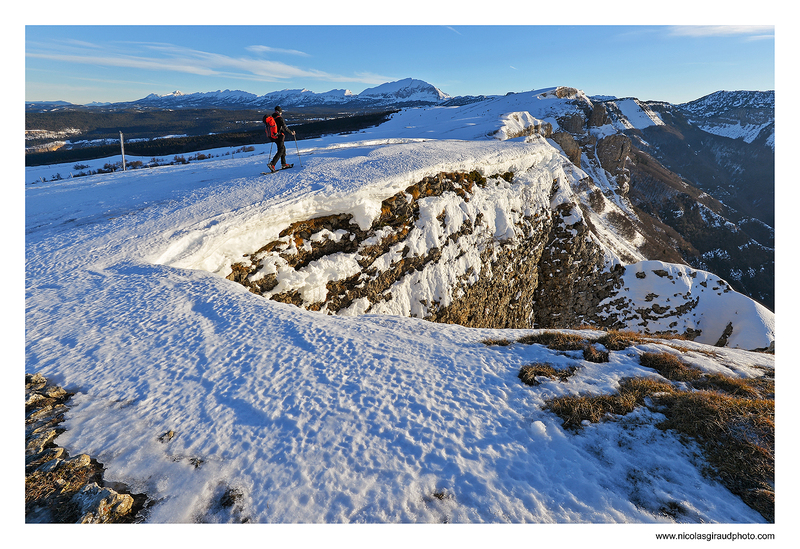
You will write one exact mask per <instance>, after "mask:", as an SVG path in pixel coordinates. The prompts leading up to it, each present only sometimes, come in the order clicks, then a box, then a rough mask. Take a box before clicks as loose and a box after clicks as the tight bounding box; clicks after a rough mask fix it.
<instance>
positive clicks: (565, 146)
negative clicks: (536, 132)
mask: <svg viewBox="0 0 800 549" xmlns="http://www.w3.org/2000/svg"><path fill="white" fill-rule="evenodd" d="M551 137H552V138H553V141H555V142H556V143H558V146H559V147H561V150H562V151H564V154H565V155H567V158H569V161H570V162H572V163H573V164H575V165H576V166H578V167H580V166H581V147H580V146H579V145H578V142H577V141H575V138H574V137H572V134H570V133H568V132H555V133H553V135H552V136H551Z"/></svg>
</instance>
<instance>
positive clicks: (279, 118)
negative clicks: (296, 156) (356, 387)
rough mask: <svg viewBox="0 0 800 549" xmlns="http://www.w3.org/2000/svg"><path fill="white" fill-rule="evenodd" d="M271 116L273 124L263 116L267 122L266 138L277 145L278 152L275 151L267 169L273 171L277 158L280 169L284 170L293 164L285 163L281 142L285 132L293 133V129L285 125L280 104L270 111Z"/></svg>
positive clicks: (284, 150) (283, 146) (284, 147)
mask: <svg viewBox="0 0 800 549" xmlns="http://www.w3.org/2000/svg"><path fill="white" fill-rule="evenodd" d="M271 118H272V120H274V125H273V124H270V123H269V122H270V120H269V119H270V117H267V116H265V117H264V122H265V123H266V124H267V138H268V139H269V140H270V141H272V142H274V143H276V144H277V145H278V152H277V153H275V156H274V157H273V158H272V162H270V163H269V170H270V171H271V172H274V171H275V164H277V163H278V159H280V161H281V169H284V170H285V169H286V168H291V167H292V166H293V164H287V163H286V145H284V144H283V142H284V140H285V138H286V135H285V134H286V133H287V132H288V133H291V134H292V135H294V131H292V130H290V129H289V128H288V127H287V126H286V122H285V121H284V120H283V109H282V108H281V107H280V105H278V106H276V107H275V112H273V113H272V117H271Z"/></svg>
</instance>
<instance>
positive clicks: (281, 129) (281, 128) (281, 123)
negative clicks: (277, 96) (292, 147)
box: [272, 111, 289, 138]
mask: <svg viewBox="0 0 800 549" xmlns="http://www.w3.org/2000/svg"><path fill="white" fill-rule="evenodd" d="M272 118H274V119H275V124H277V125H278V138H280V136H281V134H286V133H289V127H288V126H287V125H286V121H285V120H284V119H283V116H281V113H279V112H278V111H275V112H274V113H272Z"/></svg>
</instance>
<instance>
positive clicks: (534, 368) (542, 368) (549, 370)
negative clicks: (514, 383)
mask: <svg viewBox="0 0 800 549" xmlns="http://www.w3.org/2000/svg"><path fill="white" fill-rule="evenodd" d="M575 370H576V368H575V367H570V368H566V369H564V370H556V369H555V368H553V367H552V366H550V365H549V364H542V363H538V362H537V363H535V364H528V365H527V366H523V367H522V369H520V371H519V374H517V377H519V378H520V379H521V380H522V382H523V383H524V384H526V385H530V386H532V387H533V386H536V385H539V382H538V381H537V380H536V378H537V377H548V378H550V379H558V380H560V381H562V382H564V381H567V379H569V378H570V376H572V375H573V374H574V373H575Z"/></svg>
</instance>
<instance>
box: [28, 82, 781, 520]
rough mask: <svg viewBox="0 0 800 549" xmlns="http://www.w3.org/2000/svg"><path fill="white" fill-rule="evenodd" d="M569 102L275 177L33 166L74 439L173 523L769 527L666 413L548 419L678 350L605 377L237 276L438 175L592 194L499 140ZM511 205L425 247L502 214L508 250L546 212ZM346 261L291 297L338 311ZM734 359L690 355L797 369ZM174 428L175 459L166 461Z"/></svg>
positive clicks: (306, 145)
mask: <svg viewBox="0 0 800 549" xmlns="http://www.w3.org/2000/svg"><path fill="white" fill-rule="evenodd" d="M559 104H561V105H562V108H574V107H572V106H567V107H563V105H564V103H563V102H561V103H559V102H558V101H557V100H556V99H555V97H554V96H552V95H547V94H546V93H541V92H531V93H530V94H515V95H513V96H508V97H506V98H499V99H494V100H490V101H488V102H487V103H486V104H485V105H482V104H475V105H469V106H465V107H462V108H457V109H445V108H431V109H409V110H406V111H403V112H402V113H398V114H397V115H395V116H394V117H393V119H392V120H390V121H389V122H387V123H386V124H384V125H383V126H381V127H379V128H373V129H370V130H366V131H364V132H360V133H358V134H353V135H349V136H338V137H328V138H324V139H318V140H309V141H303V142H301V144H300V147H299V152H300V159H299V160H300V161H301V162H302V165H301V164H300V162H298V163H296V164H295V167H296V168H297V169H293V170H288V171H286V172H279V173H278V174H276V175H269V176H260V175H259V173H260V172H261V171H263V166H264V164H265V163H266V162H267V154H266V152H267V150H268V148H267V147H266V146H257V147H256V148H255V151H254V152H253V153H251V154H249V155H245V154H239V155H235V156H234V157H230V156H227V157H219V158H214V159H212V160H206V161H200V162H192V163H189V164H185V165H175V166H161V167H155V168H150V169H139V170H129V171H127V172H116V173H112V174H102V175H95V176H86V177H80V178H75V179H64V180H60V181H53V182H42V183H35V184H31V182H33V181H38V180H39V178H40V177H44V178H46V177H49V176H51V175H52V174H53V173H56V172H61V173H67V172H68V171H69V166H68V165H66V166H47V167H42V168H28V169H26V174H25V180H26V202H25V212H26V213H25V233H26V239H25V250H26V288H25V290H26V293H25V300H26V303H25V306H26V316H25V328H26V334H25V338H26V343H25V353H26V361H25V369H26V372H31V373H32V372H41V373H42V374H43V375H44V376H45V377H47V378H49V379H51V380H52V381H53V382H55V383H58V384H61V385H62V386H64V387H65V388H67V389H68V390H70V391H75V392H76V396H75V397H74V403H75V405H74V407H73V408H72V409H71V410H70V412H69V414H68V415H67V417H66V422H65V424H64V427H66V429H67V430H66V432H64V433H63V434H62V435H60V437H59V439H58V443H59V444H60V445H62V446H64V447H65V448H66V449H67V450H68V451H69V452H70V454H72V455H76V454H78V453H89V454H91V455H92V456H93V457H96V458H97V459H98V460H99V461H101V462H102V463H103V464H104V466H105V467H106V473H105V477H106V479H107V480H111V481H117V482H124V483H126V484H128V485H129V486H131V488H132V489H133V490H134V491H144V492H146V493H147V494H148V495H149V496H150V497H152V498H154V499H155V500H157V503H156V504H155V505H154V506H153V507H152V508H151V510H150V512H149V515H148V519H147V520H148V522H152V523H187V522H194V521H198V520H202V521H210V522H215V521H220V522H226V521H232V522H236V521H239V520H241V519H242V518H249V519H250V520H251V521H253V522H258V523H354V522H356V523H359V522H363V523H376V522H377V523H386V522H388V523H438V522H452V523H464V522H469V523H495V524H504V523H522V522H533V523H655V524H661V525H665V524H669V523H672V519H671V518H670V517H667V516H665V515H664V514H663V513H661V512H659V507H660V506H662V505H665V504H667V503H669V502H670V501H677V502H680V504H681V506H682V507H684V508H685V509H687V514H686V515H685V516H683V517H681V519H680V520H683V521H686V522H693V523H699V522H703V523H747V524H752V523H761V522H763V519H762V517H761V516H760V515H759V514H758V513H756V512H755V511H753V510H752V509H750V508H749V507H747V506H746V505H745V504H744V503H743V502H742V501H741V500H740V499H739V498H737V497H734V496H732V495H731V493H730V492H728V491H727V490H726V489H725V488H723V487H722V486H721V485H720V484H718V483H716V482H714V481H713V480H710V479H708V478H706V477H704V476H702V475H701V473H700V470H701V469H702V467H703V460H702V458H701V457H700V455H699V451H698V450H697V448H695V447H693V446H692V445H691V444H683V443H681V442H680V441H679V439H678V438H677V437H676V436H674V435H673V434H671V433H665V432H662V431H659V430H658V429H656V428H655V427H654V426H653V424H654V422H655V421H656V420H657V419H658V415H657V414H655V413H653V412H648V411H644V410H640V411H638V412H636V413H634V414H631V415H629V416H627V417H625V418H617V419H616V420H614V421H608V422H605V423H602V424H598V425H590V426H587V427H586V428H585V429H584V431H583V432H582V433H581V434H577V435H576V434H573V433H570V432H567V431H565V430H564V429H563V428H562V427H561V421H560V420H559V419H558V418H557V417H556V416H554V415H553V414H551V413H549V412H545V411H543V410H542V407H543V405H544V401H545V399H547V398H551V397H554V396H559V395H565V394H581V393H591V394H600V393H608V392H612V391H614V390H615V389H616V388H617V387H618V383H619V381H620V380H621V379H622V378H624V377H629V376H632V375H651V376H654V375H657V374H656V373H655V372H654V371H652V370H648V369H647V368H644V367H642V366H640V365H639V363H638V359H637V357H638V355H639V354H640V353H642V352H646V351H652V350H653V349H661V350H667V349H670V347H668V346H667V345H666V344H657V343H648V344H645V345H641V346H637V347H632V348H629V349H627V350H625V351H619V352H612V360H611V362H610V363H607V364H592V363H588V362H585V361H583V360H582V359H581V357H580V356H578V355H576V354H575V353H559V352H555V351H551V350H548V349H546V348H544V347H541V346H539V345H522V344H514V345H511V346H508V347H496V346H487V345H484V344H483V343H482V341H483V340H484V339H486V338H498V337H507V338H512V339H513V338H516V337H519V336H521V335H524V334H526V333H530V330H510V331H502V330H490V329H469V328H464V327H461V326H456V325H437V324H433V323H429V322H425V321H423V320H420V319H417V318H409V317H405V316H401V315H404V314H408V310H406V309H405V308H404V307H410V305H409V304H410V303H411V300H410V299H409V300H408V302H407V303H406V305H402V304H401V305H398V307H399V308H392V307H388V306H387V309H386V311H384V312H385V313H386V314H368V315H362V314H359V313H360V312H362V311H363V310H364V303H359V302H356V303H354V305H353V307H352V308H351V310H350V311H349V313H350V315H349V316H348V315H340V316H329V315H324V314H320V313H313V312H309V311H305V310H303V309H300V308H297V307H294V306H291V305H286V304H282V303H277V302H274V301H271V300H268V299H264V298H262V297H259V296H256V295H254V294H251V293H249V292H247V291H246V290H245V289H244V288H243V287H242V286H240V285H238V284H236V283H234V282H231V281H228V280H226V279H225V278H224V276H225V275H226V274H227V273H228V272H229V269H230V265H231V264H232V263H233V262H235V261H239V260H241V258H242V256H243V254H245V253H252V252H253V251H254V250H255V249H257V248H258V247H259V246H261V245H263V244H264V243H265V242H267V241H269V240H270V239H273V238H276V237H277V235H278V232H279V231H280V230H281V229H283V228H285V227H286V226H287V225H288V224H289V223H291V222H293V221H297V220H301V219H307V218H309V217H314V216H318V215H325V214H328V213H343V212H345V213H352V214H353V215H354V216H355V218H356V220H357V222H358V223H359V225H361V226H362V227H366V226H368V224H369V223H370V222H371V220H372V219H373V218H374V217H375V216H376V215H377V214H378V213H379V208H380V202H381V200H383V199H384V198H386V197H388V196H391V195H393V194H394V193H396V192H398V191H400V190H402V189H404V188H405V187H406V186H408V185H409V184H411V183H414V182H416V181H418V180H419V179H421V178H422V177H423V176H426V175H432V174H436V173H438V172H440V171H457V170H458V171H460V170H467V171H469V170H472V169H478V170H480V171H482V172H483V173H484V174H491V173H497V172H503V171H505V170H514V171H515V173H516V172H519V173H520V174H522V175H521V176H520V182H519V183H517V182H516V179H515V185H517V187H516V191H520V192H521V191H525V192H534V191H533V189H536V188H537V187H538V186H541V185H544V183H545V182H547V181H552V178H553V177H560V178H562V179H563V178H569V177H573V175H570V174H568V173H566V172H564V171H563V168H562V167H561V165H562V164H563V161H564V159H563V157H561V156H560V153H559V151H558V149H557V148H555V147H553V146H552V145H551V144H550V143H549V142H548V141H547V140H544V139H540V138H534V139H527V140H523V139H519V140H510V141H509V140H506V141H501V140H498V139H493V138H488V137H487V136H488V135H491V134H493V132H495V131H496V130H498V129H500V128H501V127H503V124H504V122H503V120H504V119H503V115H504V114H508V113H512V112H527V113H529V115H530V116H531V119H534V118H535V119H536V120H548V118H550V119H552V120H553V121H554V120H555V119H554V116H555V114H556V111H557V109H558V105H559ZM525 106H527V108H521V107H525ZM410 126H415V128H413V129H412V128H410ZM433 138H435V139H433ZM113 160H114V159H103V160H102V161H99V162H101V163H102V164H104V163H106V162H109V161H113ZM128 160H135V158H130V157H128ZM576 172H577V175H576V176H575V177H579V176H580V175H581V174H582V172H580V170H576ZM511 190H512V189H511V186H509V189H506V191H507V192H502V191H503V189H499V190H497V191H492V192H496V193H497V194H495V195H491V194H490V191H488V190H487V191H486V193H487V194H486V195H476V197H475V199H474V201H472V202H470V208H471V209H466V210H463V209H460V208H457V207H456V205H455V203H454V202H450V201H449V199H448V197H446V196H443V197H442V198H440V199H438V201H437V202H434V201H432V202H430V203H429V204H428V205H427V206H425V207H426V208H429V210H424V209H423V211H422V215H423V219H427V220H428V221H430V223H426V222H424V221H423V223H422V224H421V228H420V232H419V234H418V235H417V237H416V238H415V239H414V240H412V242H413V243H415V245H418V246H420V247H422V248H429V247H430V246H432V245H434V244H435V243H437V242H439V241H440V240H441V239H442V238H446V234H445V233H443V232H441V231H442V230H443V229H442V228H441V226H440V225H439V224H438V223H436V222H434V221H435V215H436V214H438V213H439V212H441V211H442V209H444V210H445V211H446V213H447V215H448V216H471V215H475V214H476V213H477V212H478V211H481V212H482V213H483V214H484V216H485V217H487V218H489V219H490V225H491V227H492V230H493V231H494V234H495V236H496V237H497V238H505V237H506V236H508V235H509V233H510V232H511V231H513V230H514V229H513V225H512V223H511V222H512V221H513V219H510V218H509V216H510V215H512V214H511V212H512V211H517V212H520V213H519V215H524V214H525V212H521V211H520V204H519V203H514V202H513V200H514V199H512V198H511V197H512V196H514V194H515V193H514V192H510V191H511ZM559 192H560V193H564V192H566V191H564V190H560V191H559ZM545 196H546V193H545ZM561 199H566V197H565V196H560V197H559V196H557V197H556V198H554V200H561ZM544 206H546V204H542V207H544ZM576 215H580V213H579V212H578V211H577V209H576ZM437 231H439V232H437ZM340 259H342V261H338V262H336V261H332V260H328V262H327V263H326V262H324V261H320V262H319V263H318V264H317V265H315V266H314V270H313V272H312V273H310V274H308V275H307V276H306V278H305V279H304V280H298V281H294V282H291V281H286V284H287V285H288V284H290V283H291V284H294V286H292V287H295V288H302V290H303V291H304V292H317V291H320V289H321V288H322V287H323V286H324V283H325V281H327V280H330V279H331V277H335V276H347V274H348V272H350V271H348V268H347V265H349V263H348V262H349V261H350V260H351V259H348V258H340ZM387 260H388V258H387ZM471 260H474V258H472V259H471V256H470V255H469V254H468V253H467V254H465V258H464V261H465V262H468V261H471ZM418 274H419V277H418V278H417V279H415V280H414V281H413V283H414V284H415V285H417V286H418V287H419V288H418V289H415V290H409V293H407V294H405V295H411V294H412V293H413V292H418V293H417V294H414V295H419V292H427V294H428V295H429V296H430V298H431V299H441V298H443V295H444V293H443V291H442V289H441V287H440V285H441V284H445V283H446V281H447V277H448V276H450V275H452V274H453V273H448V272H439V273H430V272H429V273H425V272H422V273H418ZM408 283H409V284H410V283H411V282H408ZM400 295H402V292H401V294H400ZM743 306H744V305H743ZM761 312H762V311H758V310H757V311H755V313H754V312H753V311H747V310H745V309H744V308H742V309H740V310H739V314H743V315H745V314H760V313H761ZM709 321H710V320H709ZM732 337H734V338H740V339H745V338H746V337H747V334H746V333H734V334H733V336H732ZM682 343H683V342H682ZM688 346H689V347H692V346H695V347H697V348H698V349H700V348H701V347H702V346H701V345H700V344H699V343H689V344H688ZM692 348H694V347H692ZM722 352H723V353H724V355H725V356H726V357H727V362H726V365H720V364H719V363H717V362H715V363H713V364H709V361H708V359H707V358H705V357H704V355H703V354H702V353H697V354H691V353H689V354H686V355H684V357H683V358H684V360H688V361H690V362H692V363H694V364H696V365H697V366H698V367H701V368H704V369H706V370H709V369H716V370H724V371H725V372H726V373H728V374H729V375H737V376H755V375H758V370H757V369H756V367H758V366H763V367H773V366H774V360H773V357H772V356H771V355H765V354H759V353H751V352H748V351H743V350H738V349H724V350H722ZM531 362H547V363H550V364H553V365H555V366H556V367H566V366H571V365H574V366H579V367H580V369H579V370H578V374H577V375H576V376H574V377H573V378H571V379H570V381H569V382H566V383H561V382H555V381H553V382H549V381H548V382H545V383H542V384H541V385H540V386H538V387H527V386H525V385H523V384H522V383H521V382H520V381H519V379H518V378H517V373H518V371H519V369H520V367H521V366H523V365H525V364H529V363H531ZM169 430H173V431H175V433H176V436H175V438H174V439H172V440H171V441H170V442H168V443H162V442H159V440H158V437H159V436H160V435H161V434H163V433H165V432H166V431H169ZM197 460H201V463H200V462H198V461H197ZM193 463H200V466H199V467H195V466H194V465H193ZM225 487H231V488H234V489H237V490H239V491H240V492H241V493H242V494H243V496H242V499H241V501H240V503H239V504H238V506H237V507H235V508H234V509H233V510H230V509H228V510H224V509H223V510H221V509H219V508H218V507H215V506H214V505H213V499H214V498H215V497H217V496H218V495H219V493H220V490H224V488H225ZM437 494H438V496H437ZM562 535H563V533H562Z"/></svg>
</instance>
